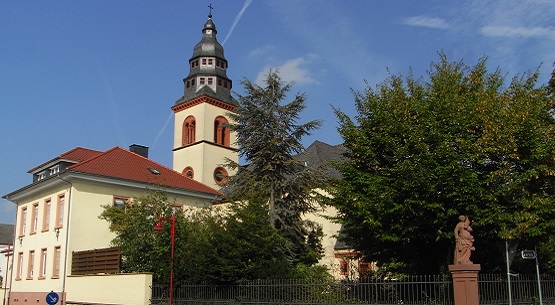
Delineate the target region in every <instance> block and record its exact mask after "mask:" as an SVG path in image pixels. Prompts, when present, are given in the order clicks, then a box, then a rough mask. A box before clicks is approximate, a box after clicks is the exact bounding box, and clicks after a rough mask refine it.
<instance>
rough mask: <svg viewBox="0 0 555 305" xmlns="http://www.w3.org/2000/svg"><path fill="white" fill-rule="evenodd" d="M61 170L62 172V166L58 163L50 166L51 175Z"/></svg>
mask: <svg viewBox="0 0 555 305" xmlns="http://www.w3.org/2000/svg"><path fill="white" fill-rule="evenodd" d="M59 172H60V166H58V165H56V166H54V167H52V168H50V176H53V175H56V174H57V173H59Z"/></svg>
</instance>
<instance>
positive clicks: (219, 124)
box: [214, 116, 229, 146]
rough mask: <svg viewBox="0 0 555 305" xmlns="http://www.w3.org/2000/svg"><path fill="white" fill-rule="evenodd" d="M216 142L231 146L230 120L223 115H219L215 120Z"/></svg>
mask: <svg viewBox="0 0 555 305" xmlns="http://www.w3.org/2000/svg"><path fill="white" fill-rule="evenodd" d="M214 142H215V143H216V144H220V145H224V146H229V122H228V120H227V119H226V118H224V117H223V116H218V117H217V118H216V119H215V120H214Z"/></svg>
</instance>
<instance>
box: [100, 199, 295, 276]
mask: <svg viewBox="0 0 555 305" xmlns="http://www.w3.org/2000/svg"><path fill="white" fill-rule="evenodd" d="M174 213H175V217H176V228H175V229H176V232H175V250H174V251H175V252H174V264H173V268H174V269H173V270H174V282H175V283H180V282H193V283H212V284H235V283H239V282H241V281H243V280H253V279H269V278H285V277H293V276H295V275H296V274H295V273H294V272H293V266H292V264H291V262H290V261H289V260H288V257H287V255H286V252H285V250H284V249H286V248H287V244H288V240H286V239H285V238H284V237H283V236H282V234H281V233H280V232H279V231H278V230H277V229H275V228H272V227H271V226H270V224H269V215H268V213H267V210H266V209H265V207H263V206H262V205H259V204H251V203H248V204H235V205H231V206H228V207H226V208H224V209H218V208H188V209H186V210H181V209H175V207H173V206H172V204H170V202H168V199H167V196H166V194H165V193H164V192H162V191H159V190H155V191H150V192H149V193H148V194H147V195H146V196H144V197H140V198H134V199H133V200H132V201H131V202H130V203H129V204H128V205H127V207H126V208H122V207H114V206H112V205H106V206H104V211H103V213H102V214H101V215H100V218H101V219H104V220H106V221H108V222H109V224H110V230H111V231H112V232H114V233H116V237H115V238H114V240H112V244H113V245H114V246H117V247H119V248H120V249H121V251H122V256H123V260H122V264H123V265H122V271H123V272H153V274H154V280H155V282H157V283H162V284H168V283H169V274H170V266H171V264H170V258H171V253H170V251H171V247H170V245H171V235H170V224H169V223H166V222H163V225H164V227H165V229H166V232H157V231H154V229H153V228H154V226H155V225H156V223H157V222H158V217H164V218H171V217H172V214H174Z"/></svg>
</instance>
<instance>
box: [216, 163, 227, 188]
mask: <svg viewBox="0 0 555 305" xmlns="http://www.w3.org/2000/svg"><path fill="white" fill-rule="evenodd" d="M227 177H228V174H227V171H226V170H225V168H223V167H218V168H216V169H215V170H214V181H216V184H218V185H220V184H224V183H226V182H227Z"/></svg>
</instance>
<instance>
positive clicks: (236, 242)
mask: <svg viewBox="0 0 555 305" xmlns="http://www.w3.org/2000/svg"><path fill="white" fill-rule="evenodd" d="M191 221H192V222H193V225H192V227H194V228H195V231H194V232H192V234H191V236H190V237H189V244H188V246H187V248H186V252H187V255H186V257H187V261H185V262H184V265H183V268H184V270H185V272H186V273H187V278H188V279H189V281H192V282H197V283H198V282H204V283H213V284H236V283H240V282H241V281H243V280H254V279H272V278H286V277H289V276H291V275H292V273H291V268H292V267H291V265H290V263H289V261H288V260H287V257H286V255H285V253H284V251H283V249H284V246H285V244H286V240H285V239H284V238H283V237H282V236H281V235H280V234H279V232H278V231H277V230H276V229H274V228H272V227H271V226H270V225H269V224H268V213H267V211H266V210H265V209H263V208H262V207H261V206H260V205H257V204H252V203H247V204H235V205H230V206H229V207H227V208H226V209H223V210H221V211H220V210H217V209H216V210H210V209H205V210H202V211H198V212H197V213H195V214H194V215H193V216H192V220H191Z"/></svg>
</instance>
